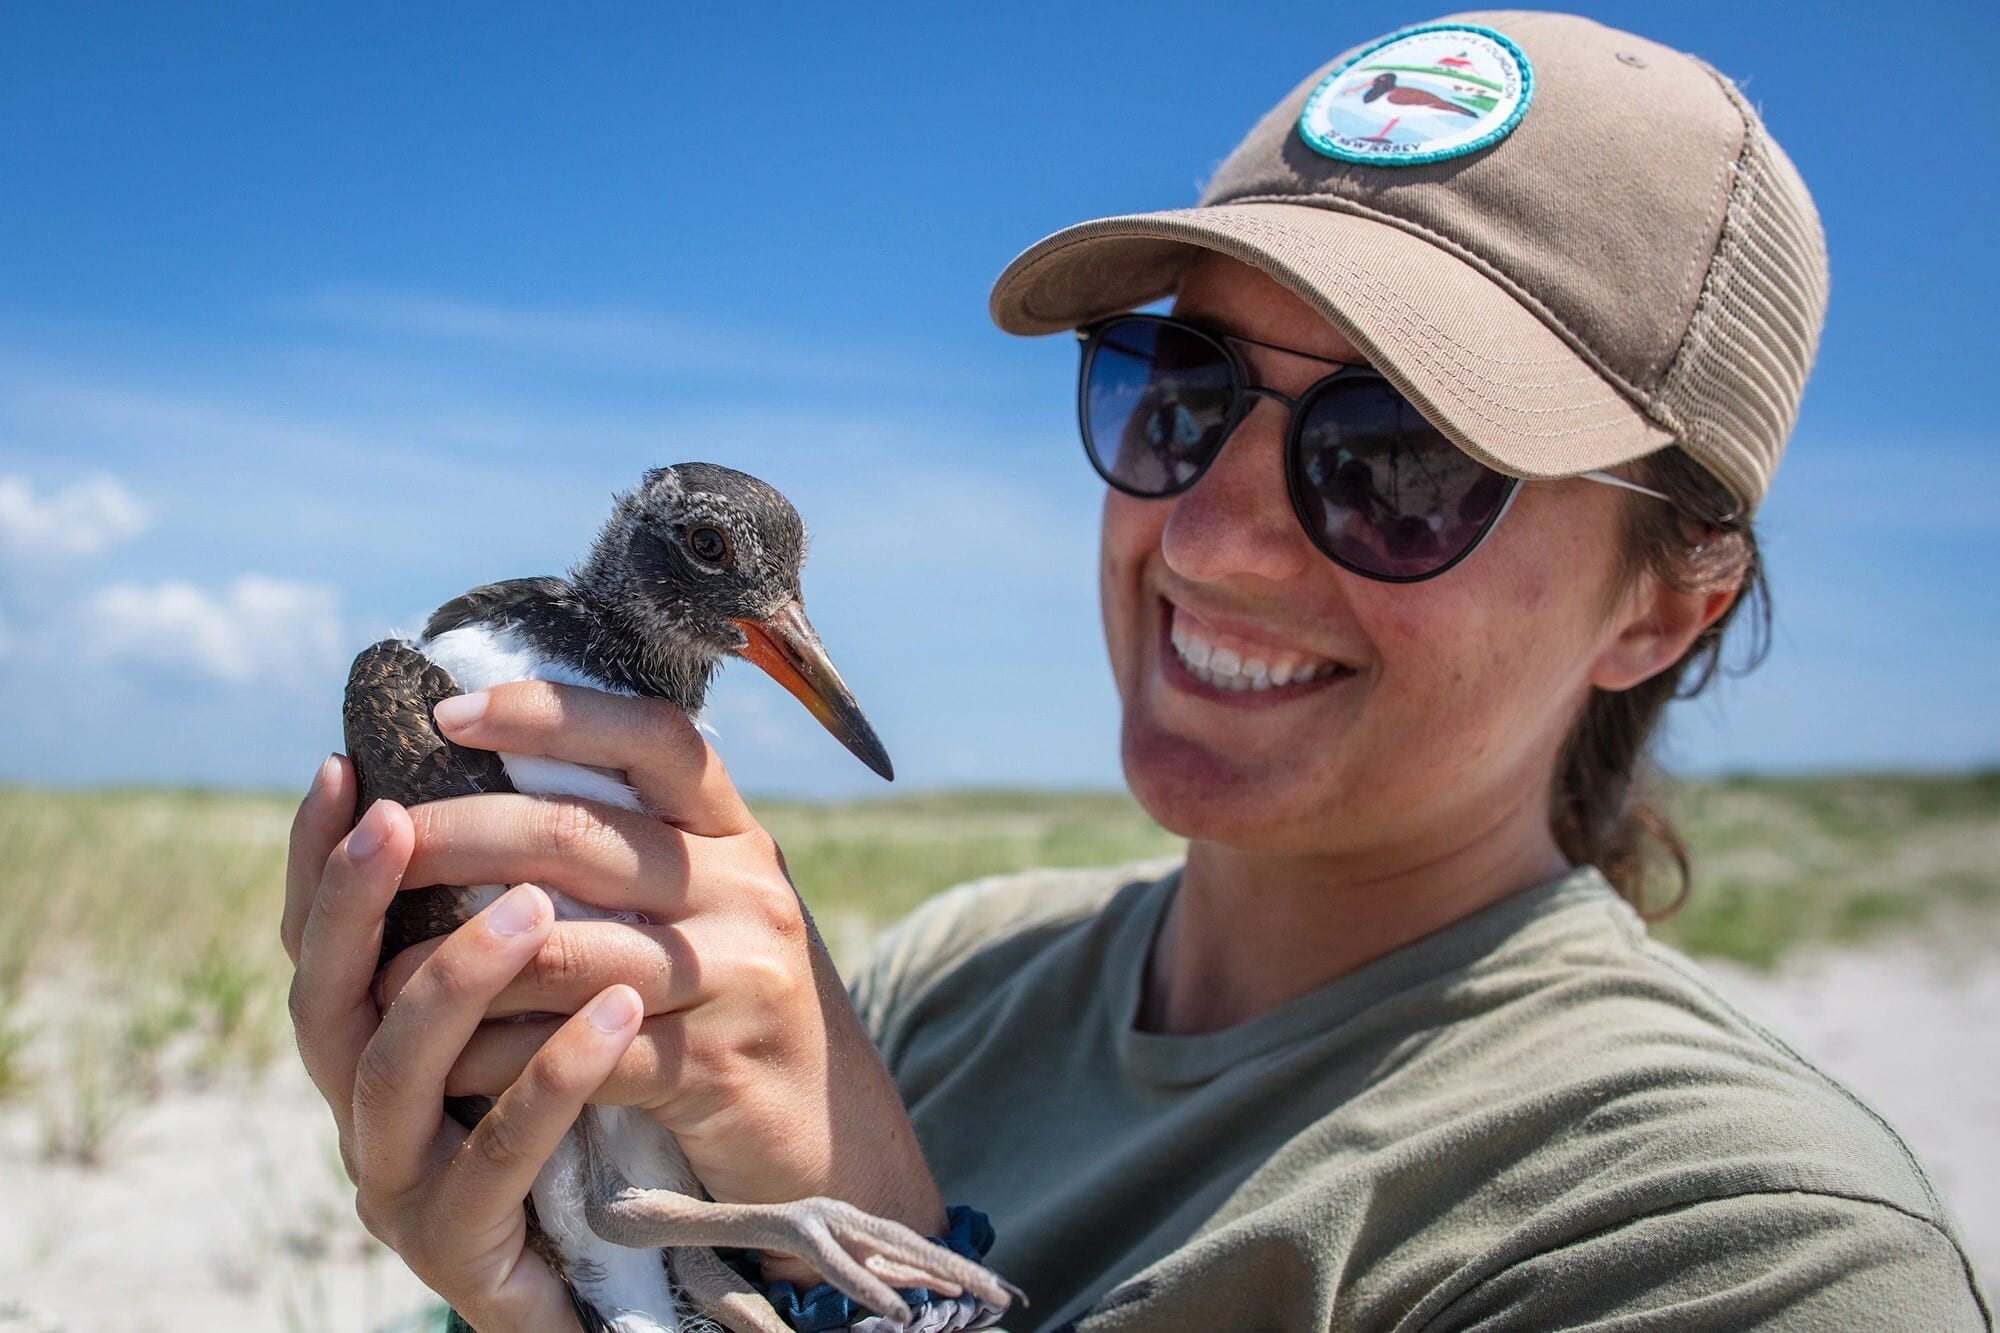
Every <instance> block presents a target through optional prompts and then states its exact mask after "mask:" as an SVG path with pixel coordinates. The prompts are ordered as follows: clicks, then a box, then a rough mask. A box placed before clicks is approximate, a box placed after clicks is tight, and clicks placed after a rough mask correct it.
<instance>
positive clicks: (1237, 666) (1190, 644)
mask: <svg viewBox="0 0 2000 1333" xmlns="http://www.w3.org/2000/svg"><path fill="white" fill-rule="evenodd" d="M1168 637H1169V638H1171V639H1172V641H1173V645H1174V652H1175V654H1176V655H1177V656H1178V657H1179V658H1180V659H1181V661H1182V663H1184V664H1185V665H1186V667H1187V669H1188V673H1189V674H1190V675H1192V676H1193V677H1194V678H1195V679H1196V680H1199V681H1202V682H1204V683H1205V684H1209V685H1213V686H1215V687H1216V688H1217V689H1224V690H1231V691H1235V692H1241V691H1243V690H1268V689H1270V688H1271V687H1272V686H1274V685H1276V686H1284V685H1303V684H1305V683H1306V682H1308V681H1314V680H1324V679H1326V678H1327V677H1329V676H1332V675H1334V674H1335V673H1336V672H1338V671H1339V670H1340V665H1339V664H1338V663H1336V662H1312V661H1309V660H1306V661H1301V660H1299V659H1296V658H1292V657H1282V658H1279V659H1278V661H1277V662H1275V663H1269V662H1266V661H1265V660H1264V659H1263V658H1261V657H1253V658H1250V659H1249V660H1248V661H1245V660H1244V658H1243V656H1242V654H1240V653H1238V652H1237V651H1236V650H1235V649H1233V648H1222V647H1218V646H1216V645H1214V644H1211V643H1209V642H1208V641H1207V640H1206V639H1203V638H1201V637H1200V636H1198V635H1197V634H1195V633H1194V632H1193V631H1192V630H1190V629H1188V628H1187V626H1185V625H1183V624H1182V623H1181V621H1180V618H1179V617H1178V616H1176V617H1175V619H1174V623H1173V627H1172V630H1171V632H1170V633H1169V636H1168Z"/></svg>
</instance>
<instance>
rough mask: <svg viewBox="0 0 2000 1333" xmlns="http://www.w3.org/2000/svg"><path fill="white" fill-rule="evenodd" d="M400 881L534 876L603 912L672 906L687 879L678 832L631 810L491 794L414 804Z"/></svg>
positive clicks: (501, 880)
mask: <svg viewBox="0 0 2000 1333" xmlns="http://www.w3.org/2000/svg"><path fill="white" fill-rule="evenodd" d="M410 816H411V818H412V819H414V820H415V821H416V824H417V851H416V855H415V856H414V857H413V858H411V861H410V869H409V873H408V875H407V876H406V877H405V881H404V882H405V883H407V884H409V885H410V886H412V887H416V886H418V885H424V884H514V883H519V882H520V881H522V880H531V881H533V882H534V883H537V884H546V885H548V886H549V887H551V888H556V889H561V890H563V891H564V892H566V893H569V894H570V895H572V896H573V897H576V898H579V899H582V900H583V901H585V902H588V903H589V904H590V905H591V906H593V907H600V908H604V909H607V910H610V911H634V912H650V913H662V914H664V913H667V912H670V911H671V910H672V909H673V907H674V906H675V905H676V904H677V902H678V899H679V896H680V894H681V893H682V892H683V891H684V890H685V889H686V887H687V883H688V850H687V843H686V840H685V838H684V837H683V836H682V835H681V834H680V833H678V832H677V831H676V830H674V829H671V828H668V827H666V826H665V825H663V824H661V823H660V822H659V821H658V820H656V819H651V818H649V817H647V816H646V815H643V814H640V813H639V812H637V811H635V810H619V809H617V808H615V807H613V806H608V805H597V804H595V803H593V802H589V801H582V800H577V799H575V798H573V797H543V796H521V795H517V794H514V793H490V794H486V795H481V796H461V797H456V798H454V799H451V800H447V801H435V802H431V803H429V804H426V805H421V806H418V807H417V808H415V809H414V810H412V811H411V812H410Z"/></svg>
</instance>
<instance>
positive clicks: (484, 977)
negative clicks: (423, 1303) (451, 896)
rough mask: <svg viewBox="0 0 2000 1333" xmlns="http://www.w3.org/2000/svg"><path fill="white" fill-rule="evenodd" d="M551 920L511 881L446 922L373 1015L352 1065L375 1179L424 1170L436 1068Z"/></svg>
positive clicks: (447, 1062) (439, 1077) (412, 1182)
mask: <svg viewBox="0 0 2000 1333" xmlns="http://www.w3.org/2000/svg"><path fill="white" fill-rule="evenodd" d="M554 920H555V917H554V913H553V911H552V909H551V908H550V906H549V899H548V895H547V894H545V893H543V892H542V891H541V890H540V889H537V888H536V887H534V886H533V885H532V884H521V885H516V886H515V887H514V888H512V889H510V890H508V891H507V893H505V894H504V895H502V896H501V898H500V900H499V901H498V902H495V903H494V904H492V905H491V906H489V907H488V908H487V909H486V910H485V911H483V912H481V913H479V914H478V915H477V916H475V917H473V918H472V919H471V920H470V921H468V922H466V923H465V924H464V925H462V926H460V927H459V928H458V929H456V930H454V931H452V933H451V934H450V935H449V936H447V937H446V939H445V943H444V944H443V946H442V947H440V948H439V949H438V950H437V952H436V953H434V954H432V955H431V956H430V958H429V959H428V960H427V961H426V962H425V963H424V965H423V966H422V967H420V968H418V969H417V973H416V975H415V976H413V977H412V978H411V979H410V984H409V985H407V986H405V987H404V988H403V991H402V994H400V995H399V996H397V997H396V1001H395V1003H394V1004H392V1005H391V1006H390V1007H389V1011H388V1012H387V1013H385V1014H383V1015H382V1022H381V1026H380V1027H379V1028H377V1029H376V1032H375V1035H374V1037H373V1039H371V1040H370V1041H369V1042H368V1045H367V1048H366V1049H365V1050H363V1051H362V1052H361V1056H360V1060H359V1062H358V1064H357V1066H356V1068H355V1071H354V1142H355V1151H356V1153H357V1154H358V1155H359V1156H360V1157H361V1159H362V1160H364V1161H366V1162H368V1163H370V1165H371V1169H372V1171H373V1173H374V1176H375V1181H376V1187H377V1188H378V1189H380V1190H385V1191H387V1192H389V1193H390V1194H395V1193H398V1192H400V1191H402V1190H407V1189H413V1188H415V1187H416V1186H417V1185H418V1184H419V1183H420V1182H421V1181H422V1180H423V1178H424V1176H425V1175H426V1174H427V1172H428V1170H429V1168H430V1167H431V1165H432V1162H431V1157H432V1154H433V1152H434V1148H435V1144H436V1141H437V1135H438V1130H439V1127H440V1125H441V1124H442V1119H443V1106H444V1096H445V1087H444V1083H445V1075H446V1074H447V1073H448V1072H449V1071H450V1069H451V1067H452V1065H453V1063H454V1062H455V1061H456V1060H457V1059H458V1056H459V1052H460V1051H461V1050H462V1049H463V1048H464V1046H465V1043H466V1041H467V1039H469V1038H470V1037H471V1036H472V1034H473V1033H474V1032H475V1031H476V1030H477V1029H478V1027H479V1022H480V1019H481V1018H482V1017H484V1015H485V1013H486V1006H487V1005H488V1004H490V1003H492V1000H493V997H494V996H496V995H498V994H499V993H500V991H501V990H502V989H503V988H504V987H505V986H506V985H507V982H508V981H509V980H511V979H512V977H513V976H514V974H515V973H516V972H518V971H520V970H521V967H522V965H523V964H525V963H526V962H527V961H528V959H529V957H531V956H532V955H533V954H534V952H535V950H536V949H537V948H539V947H540V946H541V943H542V941H543V939H545V938H546V937H547V935H548V931H549V927H550V926H551V925H552V924H554ZM370 961H371V962H372V959H371V960H370ZM371 1004H372V1001H371Z"/></svg>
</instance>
